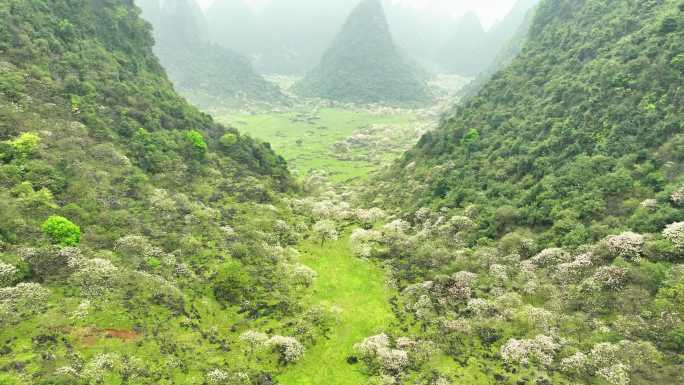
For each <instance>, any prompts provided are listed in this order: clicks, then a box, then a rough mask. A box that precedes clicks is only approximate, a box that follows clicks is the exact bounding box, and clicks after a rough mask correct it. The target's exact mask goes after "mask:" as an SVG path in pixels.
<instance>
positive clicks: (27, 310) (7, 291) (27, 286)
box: [0, 282, 50, 324]
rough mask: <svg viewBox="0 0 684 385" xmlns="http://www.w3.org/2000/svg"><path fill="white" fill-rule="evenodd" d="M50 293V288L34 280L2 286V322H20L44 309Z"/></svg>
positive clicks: (0, 294) (0, 306)
mask: <svg viewBox="0 0 684 385" xmlns="http://www.w3.org/2000/svg"><path fill="white" fill-rule="evenodd" d="M49 295H50V291H49V290H48V289H46V288H44V287H43V286H41V285H40V284H38V283H33V282H22V283H19V284H18V285H16V286H11V287H4V288H0V324H3V323H15V322H19V321H21V320H22V318H24V317H29V316H32V315H34V314H36V313H38V312H40V311H42V310H43V309H44V308H45V305H46V302H47V300H48V297H49Z"/></svg>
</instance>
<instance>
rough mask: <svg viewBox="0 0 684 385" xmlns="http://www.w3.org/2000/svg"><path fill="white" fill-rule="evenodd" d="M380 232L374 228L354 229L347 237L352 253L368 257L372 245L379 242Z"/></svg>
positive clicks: (371, 250) (371, 253) (370, 254)
mask: <svg viewBox="0 0 684 385" xmlns="http://www.w3.org/2000/svg"><path fill="white" fill-rule="evenodd" d="M381 239H382V234H381V233H380V232H379V231H376V230H364V229H355V230H354V231H353V232H352V235H351V237H350V238H349V245H350V247H351V250H352V252H353V253H354V255H356V256H357V257H360V258H370V257H371V256H372V255H373V248H374V245H375V244H377V243H378V242H380V240H381Z"/></svg>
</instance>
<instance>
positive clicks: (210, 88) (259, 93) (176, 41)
mask: <svg viewBox="0 0 684 385" xmlns="http://www.w3.org/2000/svg"><path fill="white" fill-rule="evenodd" d="M152 1H153V3H152V4H150V3H147V4H146V5H145V9H146V12H144V13H143V16H147V15H155V11H154V10H153V7H154V0H152ZM156 4H157V5H158V6H160V8H159V10H158V14H159V18H158V23H157V24H153V26H154V30H155V38H156V39H155V40H156V45H155V47H154V49H155V53H157V55H158V56H159V59H160V61H161V63H162V65H163V66H164V68H165V69H166V71H167V72H168V74H169V77H170V78H171V80H172V81H173V83H174V85H175V86H176V88H177V89H178V90H179V91H180V92H181V93H183V94H184V95H186V96H187V97H188V98H190V99H191V100H192V101H193V102H194V103H196V104H199V105H203V106H204V105H214V104H223V103H226V102H228V103H230V102H240V101H243V100H257V101H279V100H281V99H282V94H281V93H280V91H279V90H278V87H277V86H275V85H274V84H271V83H269V82H267V81H266V80H265V79H264V78H262V77H261V76H260V75H258V74H257V73H256V72H254V69H253V68H252V65H251V63H250V62H249V59H247V58H246V57H245V56H242V55H240V54H238V53H236V52H234V51H232V50H230V49H227V48H224V47H221V46H218V45H215V44H212V43H210V42H209V32H208V30H207V23H206V21H205V19H204V15H203V14H202V11H201V10H200V9H199V7H198V6H197V4H196V3H195V0H165V1H164V2H161V3H160V2H157V3H156ZM148 21H150V22H151V23H153V22H155V19H150V20H148ZM224 22H228V21H225V20H224Z"/></svg>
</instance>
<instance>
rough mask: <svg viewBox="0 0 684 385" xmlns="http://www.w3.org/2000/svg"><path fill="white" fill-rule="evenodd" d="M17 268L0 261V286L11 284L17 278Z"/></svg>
mask: <svg viewBox="0 0 684 385" xmlns="http://www.w3.org/2000/svg"><path fill="white" fill-rule="evenodd" d="M18 272H19V269H17V268H16V267H15V266H14V265H10V264H7V263H2V262H0V288H2V287H7V286H12V285H13V284H14V283H15V282H16V280H17V273H18Z"/></svg>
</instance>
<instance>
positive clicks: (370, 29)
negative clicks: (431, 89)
mask: <svg viewBox="0 0 684 385" xmlns="http://www.w3.org/2000/svg"><path fill="white" fill-rule="evenodd" d="M419 73H420V70H419V69H417V68H414V67H413V65H412V64H410V62H409V60H407V59H406V58H405V57H404V55H402V54H401V52H400V51H399V50H398V49H397V47H396V46H395V44H394V41H393V39H392V35H391V33H390V30H389V26H388V23H387V18H386V17H385V11H384V8H383V7H382V4H381V3H380V2H379V1H378V0H363V1H362V2H361V3H360V4H359V5H358V6H357V7H356V8H355V9H354V10H353V11H352V12H351V14H350V15H349V18H348V19H347V21H346V22H345V23H344V25H343V27H342V29H341V31H340V33H339V34H338V35H337V37H336V38H335V39H334V41H333V43H332V45H331V46H330V47H329V48H328V50H327V51H326V52H325V54H324V55H323V58H322V60H321V62H320V64H319V65H318V67H316V68H315V69H314V70H313V71H311V72H310V73H309V74H308V75H307V77H306V78H305V79H304V80H302V81H301V82H300V83H299V84H297V86H296V87H295V89H296V91H298V92H299V93H300V94H302V95H304V96H313V97H322V98H326V99H333V100H338V101H342V102H356V103H378V102H386V103H416V102H420V101H425V100H427V99H428V93H427V90H426V85H425V84H424V81H423V80H422V79H421V78H420V75H419Z"/></svg>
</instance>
